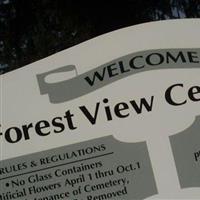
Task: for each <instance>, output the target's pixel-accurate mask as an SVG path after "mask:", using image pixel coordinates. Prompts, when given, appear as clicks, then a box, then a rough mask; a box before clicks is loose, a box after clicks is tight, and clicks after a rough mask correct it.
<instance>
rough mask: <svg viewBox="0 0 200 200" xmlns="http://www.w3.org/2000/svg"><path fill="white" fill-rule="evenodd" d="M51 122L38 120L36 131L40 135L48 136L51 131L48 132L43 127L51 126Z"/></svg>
mask: <svg viewBox="0 0 200 200" xmlns="http://www.w3.org/2000/svg"><path fill="white" fill-rule="evenodd" d="M49 127H50V124H49V122H48V121H45V120H42V121H39V122H37V124H36V125H35V131H36V133H37V134H38V135H40V136H46V135H49V134H50V131H47V132H43V129H46V128H49Z"/></svg>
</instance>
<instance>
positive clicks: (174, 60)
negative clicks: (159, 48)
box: [166, 51, 186, 63]
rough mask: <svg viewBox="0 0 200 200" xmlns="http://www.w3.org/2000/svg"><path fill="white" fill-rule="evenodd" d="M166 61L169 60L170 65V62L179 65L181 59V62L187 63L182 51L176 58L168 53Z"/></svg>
mask: <svg viewBox="0 0 200 200" xmlns="http://www.w3.org/2000/svg"><path fill="white" fill-rule="evenodd" d="M166 59H167V60H166V62H167V63H170V60H172V61H173V62H175V63H177V62H178V60H179V59H180V60H181V62H183V63H186V59H185V56H184V55H183V52H182V51H180V52H179V53H178V55H177V56H176V57H175V56H174V55H172V54H171V53H170V52H167V53H166Z"/></svg>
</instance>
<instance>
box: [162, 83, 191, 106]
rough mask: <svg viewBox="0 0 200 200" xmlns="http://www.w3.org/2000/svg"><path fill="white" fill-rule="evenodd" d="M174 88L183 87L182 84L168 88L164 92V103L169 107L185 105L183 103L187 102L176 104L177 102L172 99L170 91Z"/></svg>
mask: <svg viewBox="0 0 200 200" xmlns="http://www.w3.org/2000/svg"><path fill="white" fill-rule="evenodd" d="M175 87H183V84H180V83H179V84H174V85H172V86H170V87H169V88H168V89H167V90H166V92H165V99H166V101H167V102H168V103H169V104H170V105H173V106H180V105H183V104H185V103H186V102H187V100H185V101H183V102H180V103H178V102H175V101H174V100H173V99H172V95H171V93H172V90H173V89H174V88H175Z"/></svg>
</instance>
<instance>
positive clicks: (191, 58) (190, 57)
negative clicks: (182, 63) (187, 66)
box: [188, 51, 199, 63]
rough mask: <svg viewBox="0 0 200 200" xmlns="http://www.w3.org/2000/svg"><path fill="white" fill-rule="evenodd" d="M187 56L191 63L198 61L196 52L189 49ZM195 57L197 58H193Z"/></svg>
mask: <svg viewBox="0 0 200 200" xmlns="http://www.w3.org/2000/svg"><path fill="white" fill-rule="evenodd" d="M188 58H189V61H190V62H191V63H199V57H198V56H197V52H194V51H193V52H192V51H189V52H188ZM195 59H198V60H195Z"/></svg>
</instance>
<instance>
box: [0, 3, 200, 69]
mask: <svg viewBox="0 0 200 200" xmlns="http://www.w3.org/2000/svg"><path fill="white" fill-rule="evenodd" d="M190 17H200V0H159V1H158V0H124V1H112V0H110V1H98V0H96V1H76V0H73V1H72V0H0V70H1V71H2V72H7V71H10V70H13V69H16V68H19V67H21V66H24V65H26V64H28V63H31V62H34V61H36V60H39V59H41V58H44V57H46V56H49V55H51V54H53V53H56V52H58V51H61V50H63V49H66V48H68V47H71V46H73V45H76V44H78V43H80V42H83V41H85V40H88V39H90V38H93V37H95V36H98V35H100V34H103V33H106V32H109V31H112V30H115V29H118V28H122V27H126V26H130V25H134V24H139V23H143V22H148V21H155V20H165V19H174V18H190Z"/></svg>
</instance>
